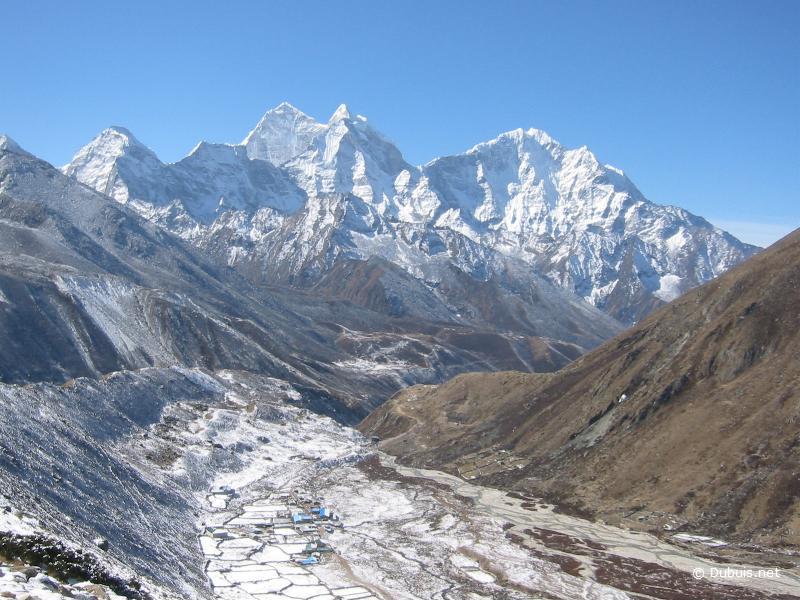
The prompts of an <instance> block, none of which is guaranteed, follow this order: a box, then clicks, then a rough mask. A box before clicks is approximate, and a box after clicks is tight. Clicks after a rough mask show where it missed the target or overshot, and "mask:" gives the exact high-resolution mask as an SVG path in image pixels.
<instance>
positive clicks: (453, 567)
mask: <svg viewBox="0 0 800 600" xmlns="http://www.w3.org/2000/svg"><path fill="white" fill-rule="evenodd" d="M156 375H158V376H159V377H161V375H160V374H159V373H155V374H151V375H150V376H151V377H155V376H156ZM186 375H187V376H188V377H190V378H192V379H193V380H196V381H198V382H200V383H199V384H198V385H200V384H202V385H203V386H211V385H212V384H213V386H215V387H214V389H217V388H219V389H220V390H224V392H223V393H221V395H220V399H219V400H218V401H214V402H211V401H209V400H208V399H204V400H203V401H202V402H200V401H197V400H189V401H180V402H177V403H174V404H170V405H167V406H166V407H165V408H164V410H163V412H162V414H161V416H160V421H159V422H158V423H156V424H154V425H150V426H148V427H147V428H146V429H144V430H142V431H141V432H140V433H138V434H135V435H133V436H132V437H129V438H127V441H123V442H121V443H120V444H119V445H118V446H117V452H118V454H119V456H122V457H126V459H127V460H129V461H130V464H133V465H137V468H138V469H140V470H141V472H145V473H149V474H151V475H150V476H151V478H152V477H153V475H152V474H153V473H155V471H154V470H153V469H157V470H158V472H159V473H160V474H161V476H162V477H163V478H164V481H166V482H170V481H171V482H174V483H173V484H174V485H175V486H178V485H182V486H183V490H184V491H183V493H186V494H187V495H189V496H190V497H191V498H194V500H192V501H191V504H192V505H193V510H194V511H195V513H196V517H195V520H194V527H195V530H194V532H186V534H187V535H188V536H189V545H188V546H187V547H188V548H189V551H188V553H187V554H185V555H183V554H181V555H180V556H181V558H180V560H181V561H190V562H193V563H194V564H182V567H184V568H185V570H186V571H187V572H191V571H199V572H200V573H201V575H202V573H204V574H205V577H206V579H207V584H202V583H200V584H198V585H197V586H196V587H193V588H189V587H187V585H186V580H185V579H182V578H180V577H179V578H177V579H176V578H175V576H174V575H170V574H169V573H168V572H167V571H163V572H162V573H160V574H159V573H158V572H157V571H155V572H154V573H155V575H154V576H149V577H146V578H145V579H146V585H145V588H146V591H147V593H148V594H149V595H150V597H152V598H155V599H157V600H160V599H162V598H175V597H178V596H181V597H187V598H222V599H224V600H277V599H286V598H290V599H312V598H313V599H316V600H333V599H337V598H341V599H347V600H373V599H382V600H406V599H407V600H479V599H481V598H486V599H488V598H496V599H506V600H523V599H554V598H560V599H565V600H573V599H577V598H582V599H587V600H624V599H629V598H631V599H633V598H635V599H638V600H641V599H646V598H659V599H665V600H698V599H712V600H716V599H718V600H723V599H725V600H727V599H729V598H741V599H746V600H761V599H779V598H780V599H788V598H800V573H798V572H797V570H796V569H795V570H791V569H790V570H785V571H780V572H779V573H778V574H776V575H777V576H772V577H769V576H758V569H757V568H755V567H753V569H754V575H753V576H749V577H748V576H739V575H740V573H738V571H736V572H733V573H731V572H726V571H725V569H727V568H730V569H736V570H739V569H742V568H743V567H742V566H741V565H734V564H731V563H723V562H721V561H715V560H712V559H709V558H701V557H699V554H700V552H697V553H696V554H695V553H694V552H693V551H692V550H691V549H690V547H689V546H687V545H686V544H682V545H679V544H675V545H673V544H669V543H666V542H664V541H661V540H658V539H657V538H655V537H653V536H651V535H648V534H644V533H638V532H633V531H628V530H623V529H619V528H615V527H611V526H607V525H603V524H598V523H592V522H589V521H586V520H582V519H580V518H577V517H573V516H569V515H565V514H562V513H559V512H556V511H555V510H554V509H553V507H551V506H547V505H544V504H542V503H540V502H538V501H536V500H535V499H531V498H522V497H513V496H511V495H508V494H507V493H505V492H502V491H500V490H496V489H492V488H487V487H482V486H477V485H474V484H472V483H470V482H468V481H465V480H462V479H460V478H457V477H454V476H451V475H448V474H445V473H442V472H437V471H427V470H420V469H413V468H407V467H404V466H400V465H398V464H396V463H395V461H394V459H393V458H392V457H390V456H388V455H385V454H383V453H381V452H379V451H377V449H376V447H375V446H374V445H373V444H371V443H370V442H369V440H367V439H366V438H364V437H363V436H362V435H361V434H360V433H359V432H357V431H356V430H354V429H352V428H350V427H345V426H342V425H339V424H338V423H336V422H335V421H334V420H333V419H331V418H329V417H326V416H321V415H319V414H316V413H313V412H311V411H309V410H306V409H304V408H301V407H299V406H295V405H293V404H292V403H290V402H288V401H285V400H281V399H280V398H279V395H278V391H280V390H282V391H281V392H280V393H281V394H283V396H284V397H289V398H290V399H291V397H292V394H293V391H292V390H291V389H290V388H287V387H286V386H285V385H283V384H281V383H280V382H278V381H277V380H267V379H264V378H260V379H259V378H255V377H247V376H241V375H239V374H237V373H234V372H218V373H215V374H213V380H212V379H211V376H210V375H205V376H203V378H201V377H200V376H199V375H198V374H195V373H191V372H189V373H187V374H186ZM157 381H161V379H158V380H157ZM270 386H271V387H270ZM270 390H272V391H270ZM273 392H274V394H273ZM273 396H275V397H273ZM224 456H229V459H226V460H222V458H223V457H224ZM212 458H213V461H212ZM226 461H227V462H226ZM214 465H216V466H214ZM226 465H227V466H226ZM212 467H213V468H212ZM180 482H184V483H180ZM185 482H190V483H189V484H187V483H185ZM167 485H168V484H167ZM298 497H303V498H309V499H313V501H315V502H319V503H320V505H321V506H324V507H327V508H330V509H331V510H332V511H333V513H334V514H335V515H336V516H337V517H338V518H337V519H336V520H335V521H330V522H328V521H324V522H323V521H321V522H320V523H319V524H318V525H319V526H317V527H316V529H315V528H314V527H309V528H307V529H305V530H299V528H297V529H296V528H294V527H293V526H292V525H291V524H288V523H285V522H283V521H282V522H281V523H275V522H274V520H275V519H276V518H278V516H279V513H280V514H282V515H284V517H285V515H286V514H287V513H288V514H289V516H291V514H292V513H294V512H297V508H298V504H297V501H296V498H298ZM304 501H305V500H304ZM25 508H26V510H32V509H30V508H29V507H25ZM9 510H10V509H9ZM34 512H35V511H34ZM7 514H10V513H7ZM284 517H281V518H284ZM26 518H27V517H26ZM270 520H272V524H271V525H270V526H265V525H264V523H265V522H267V521H270ZM154 522H158V521H154ZM339 523H341V525H342V526H341V527H337V526H335V525H338V524H339ZM2 525H3V521H2V520H0V526H2ZM0 529H2V527H0ZM20 533H22V534H24V533H25V532H24V531H22V532H20ZM150 534H151V536H152V543H153V546H154V547H155V546H156V545H158V544H162V545H165V544H166V545H169V544H170V541H171V540H170V534H168V533H167V532H162V531H159V530H157V529H154V530H152V531H151V532H150ZM191 536H194V539H196V545H195V546H194V550H192V549H191V546H192V544H191V539H192V538H191ZM684 541H686V540H684ZM689 541H692V540H689ZM700 541H707V540H700ZM308 544H311V545H312V546H314V547H315V548H316V549H320V548H324V550H322V551H321V552H319V553H318V554H317V555H314V554H313V552H312V550H310V549H309V547H307V545H308ZM172 545H173V547H174V546H175V542H174V541H173V542H172ZM328 546H329V547H330V548H332V552H328V551H327V547H328ZM115 548H117V546H116V545H115V542H114V540H112V542H111V553H112V555H113V553H114V551H115ZM698 548H699V546H698ZM93 553H94V554H98V555H100V556H101V557H102V553H99V552H96V551H93ZM109 556H111V555H109ZM175 556H179V555H178V554H176V555H175ZM309 556H314V558H315V560H312V561H305V559H307V558H308V557H309ZM2 560H4V558H3V557H2V556H0V561H2ZM114 560H115V561H121V563H122V564H125V563H126V562H127V561H126V559H125V556H124V555H123V554H117V555H115V558H114ZM317 560H318V561H319V562H318V564H315V562H316V561H317ZM301 561H304V562H307V563H308V564H301ZM118 564H120V563H118ZM29 566H30V565H25V564H22V563H20V561H16V562H13V561H6V562H5V563H3V564H0V597H6V598H17V599H18V600H22V599H25V598H27V599H28V600H30V599H31V598H35V597H39V598H45V597H46V598H49V599H55V598H57V597H70V595H72V596H73V597H83V598H87V599H88V598H93V597H107V598H113V597H114V596H113V595H111V594H110V593H109V594H106V595H105V596H104V595H103V594H102V593H100V592H101V591H102V590H99V588H90V590H86V586H85V585H84V584H79V583H78V582H73V583H72V584H71V583H70V582H66V581H65V582H60V583H55V584H54V583H53V582H52V581H50V580H47V579H45V578H44V576H43V575H42V574H41V573H39V572H38V571H36V572H34V570H27V571H26V569H28V567H29ZM112 566H113V565H112ZM698 569H700V570H702V571H701V572H700V575H701V576H700V577H699V578H698V577H695V576H694V575H693V573H695V571H696V570H698ZM26 573H27V574H26ZM726 573H727V575H726ZM69 585H72V587H68V586H69ZM59 586H60V587H59ZM75 586H77V587H75ZM176 590H184V591H182V592H180V593H176ZM40 591H41V592H42V593H40ZM44 592H47V593H44ZM90 592H91V593H90Z"/></svg>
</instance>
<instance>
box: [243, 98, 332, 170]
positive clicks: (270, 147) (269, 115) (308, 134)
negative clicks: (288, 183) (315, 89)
mask: <svg viewBox="0 0 800 600" xmlns="http://www.w3.org/2000/svg"><path fill="white" fill-rule="evenodd" d="M325 129H326V126H325V125H323V124H322V123H318V122H317V121H316V120H315V119H313V118H312V117H309V116H308V115H307V114H305V113H304V112H302V111H300V110H298V109H297V108H295V107H294V106H292V105H291V104H289V103H288V102H282V103H280V104H279V105H278V106H276V107H275V108H273V109H271V110H268V111H267V112H266V114H265V115H264V116H263V117H262V118H261V120H260V121H259V122H258V125H256V127H255V129H253V130H252V131H251V132H250V133H249V134H247V137H246V138H245V139H244V140H243V141H242V145H243V146H244V147H245V148H246V149H247V155H248V156H249V157H250V158H253V159H259V160H266V161H268V162H271V163H272V164H273V165H281V164H283V163H285V162H286V161H288V160H290V159H291V158H293V157H295V156H297V155H298V154H301V153H303V152H304V151H305V150H306V149H308V147H309V146H310V145H311V143H312V142H313V140H314V138H316V137H317V136H318V135H320V134H322V133H324V131H325Z"/></svg>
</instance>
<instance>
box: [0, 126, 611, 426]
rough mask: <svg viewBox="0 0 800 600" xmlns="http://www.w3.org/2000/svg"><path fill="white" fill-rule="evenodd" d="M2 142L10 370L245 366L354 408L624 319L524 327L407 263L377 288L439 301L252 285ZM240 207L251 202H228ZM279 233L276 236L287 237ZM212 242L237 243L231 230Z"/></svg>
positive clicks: (574, 340) (596, 337)
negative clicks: (463, 301)
mask: <svg viewBox="0 0 800 600" xmlns="http://www.w3.org/2000/svg"><path fill="white" fill-rule="evenodd" d="M0 143H1V144H2V149H0V337H2V339H4V340H5V343H4V344H2V345H0V379H2V381H4V382H13V383H27V382H33V381H53V382H58V383H61V382H64V381H67V380H69V379H70V378H74V377H78V376H87V377H100V376H102V375H103V374H105V373H108V372H111V371H117V370H130V369H141V368H145V367H151V366H157V367H170V366H174V365H181V366H188V367H204V368H211V369H219V368H230V369H240V370H247V371H253V372H259V373H266V374H269V375H271V376H274V377H280V378H282V379H286V380H288V381H291V382H293V383H295V384H296V385H298V386H301V387H304V388H308V389H312V390H315V397H316V398H317V401H318V402H319V403H320V406H327V407H328V408H331V409H336V410H337V411H338V412H337V414H338V416H339V418H340V419H342V420H343V421H348V420H351V421H352V420H354V419H356V418H358V417H359V416H362V415H364V414H366V412H367V411H368V410H369V409H371V408H373V407H374V406H377V405H378V404H379V403H380V402H382V401H383V400H385V399H386V398H387V397H388V396H390V395H392V394H393V393H394V392H395V391H397V390H398V389H400V388H402V387H405V386H406V385H409V384H412V383H417V382H438V381H443V380H444V379H447V378H449V377H452V376H453V375H455V374H457V373H461V372H464V371H469V370H489V371H492V370H498V369H500V370H505V369H521V370H526V371H527V370H537V371H543V370H554V369H556V368H558V367H560V366H563V365H564V364H566V363H567V362H569V361H570V360H572V359H574V358H575V357H576V356H577V355H579V354H580V353H581V352H582V350H584V349H586V348H588V347H589V346H594V345H596V344H597V343H598V342H599V341H601V340H602V339H603V338H604V337H607V336H608V335H610V334H611V333H613V332H615V331H616V329H615V328H614V324H613V322H611V323H610V326H609V324H608V323H606V329H604V328H603V324H602V322H601V324H600V325H595V324H594V322H593V319H592V318H591V317H592V316H593V315H592V314H589V315H586V316H584V315H582V314H581V313H580V312H576V313H574V314H572V315H570V317H569V318H574V319H577V320H578V322H577V323H575V324H574V327H572V326H568V324H567V323H568V321H567V320H566V319H562V320H561V321H559V323H560V325H559V328H555V327H539V329H534V328H532V327H528V328H527V330H513V329H512V328H510V327H507V328H504V329H500V328H498V327H494V326H492V325H491V324H490V323H489V322H488V321H487V320H486V319H483V320H481V319H479V318H471V317H469V315H465V316H464V317H463V318H455V317H453V318H450V317H451V313H450V311H449V309H448V308H447V307H446V306H445V305H444V304H443V303H442V301H441V300H440V299H439V298H438V297H436V296H434V295H433V294H432V293H431V291H430V289H429V288H428V287H427V286H425V285H424V284H423V283H421V282H419V281H418V280H417V279H415V278H413V277H411V276H410V275H408V274H406V273H405V272H404V271H401V270H399V268H398V269H396V270H392V269H389V270H387V274H386V275H385V276H384V277H380V278H377V280H375V281H373V282H372V284H371V286H372V294H373V298H378V297H379V296H380V294H379V293H378V292H379V291H380V289H381V281H383V282H385V286H386V290H387V291H386V293H385V294H384V296H389V295H390V293H394V294H397V293H402V291H403V289H404V288H403V286H408V288H409V289H410V290H412V291H414V292H415V293H417V294H419V295H420V297H423V296H424V297H425V299H426V301H428V302H429V303H430V306H431V307H432V308H433V309H434V310H432V311H431V312H429V313H428V314H425V313H424V312H423V311H421V310H417V311H416V312H413V313H412V312H411V311H406V312H405V313H403V311H399V312H398V311H394V313H393V312H392V311H391V310H377V309H378V308H379V306H378V305H377V304H375V305H374V306H372V307H368V308H364V307H362V306H359V305H358V304H356V303H354V302H353V299H354V298H355V297H354V296H353V294H352V293H351V291H350V290H352V286H353V284H352V283H351V285H350V288H349V289H343V290H341V292H340V293H338V294H329V293H327V292H326V293H314V291H313V290H301V289H297V288H286V287H275V286H270V285H266V284H263V283H260V284H258V285H254V284H253V283H252V282H251V281H250V280H248V279H247V278H245V277H242V276H241V274H240V272H238V271H236V270H234V269H231V268H229V267H227V266H224V265H219V264H217V263H215V262H214V261H212V260H210V259H209V258H208V256H207V254H205V253H204V252H202V251H201V250H200V249H198V248H196V247H193V246H192V245H190V244H187V243H186V242H185V241H184V240H181V239H180V238H178V237H176V236H175V235H173V234H171V233H169V232H167V231H165V230H164V229H162V228H160V227H158V226H157V225H155V224H153V223H152V222H149V221H148V220H146V219H145V218H144V217H143V216H142V215H141V214H140V213H139V212H137V211H136V210H133V209H132V207H131V204H130V203H128V204H125V205H120V204H119V203H117V202H114V201H113V200H112V199H111V198H109V197H108V196H105V195H103V194H99V193H97V192H96V191H94V190H92V189H91V188H89V187H87V186H85V185H82V184H80V183H79V182H77V181H75V180H74V179H72V178H69V177H66V176H65V175H63V174H62V173H60V172H59V171H58V170H57V169H55V168H53V167H52V166H50V165H49V164H47V163H45V162H43V161H41V160H39V159H37V158H35V157H34V156H32V155H30V154H28V153H26V152H24V151H23V150H21V149H20V148H19V147H18V146H17V145H16V144H13V143H12V142H10V141H9V140H7V139H3V140H0ZM264 164H267V163H264ZM305 208H306V207H304V208H303V209H302V210H305ZM271 210H272V209H261V213H259V214H263V213H264V212H265V211H271ZM273 212H274V211H273ZM237 214H246V213H244V212H243V211H240V212H238V213H237V212H233V211H228V212H225V213H224V215H223V216H225V217H231V216H235V215H237ZM276 214H278V213H276ZM295 214H299V211H298V212H296V213H295ZM263 218H264V220H265V223H266V222H268V221H269V220H270V219H269V217H268V215H264V217H263ZM186 219H188V220H192V218H191V217H189V216H186ZM217 221H218V222H223V221H224V219H218V220H217ZM218 226H219V224H218V223H217V224H215V226H214V227H215V228H216V227H218ZM198 227H199V226H198ZM265 227H267V225H265ZM200 230H201V231H206V230H203V229H202V227H201V228H200ZM212 230H213V231H216V229H213V228H212ZM212 230H209V231H212ZM280 239H281V240H282V241H281V243H280V244H278V246H277V247H285V246H286V244H287V241H286V240H285V239H283V238H280ZM211 241H212V242H213V241H216V242H218V243H219V244H220V245H221V246H222V247H224V248H225V250H224V251H227V249H228V247H229V244H226V243H225V237H224V236H222V234H220V235H219V236H218V237H215V238H213V239H212V240H211ZM264 247H265V248H266V247H268V246H266V245H265V246H264ZM308 256H309V257H313V256H315V255H313V254H309V255H308ZM309 260H311V258H309ZM244 271H245V270H244V269H242V270H241V272H244ZM252 279H257V277H255V276H253V277H252ZM262 279H263V276H262ZM353 281H355V279H353ZM329 285H332V284H329ZM364 287H365V288H366V287H367V286H364ZM401 295H402V294H401ZM321 296H324V297H321ZM337 296H338V298H337ZM406 300H409V301H411V300H413V298H412V297H411V296H408V297H406ZM411 303H412V304H413V305H414V306H416V304H417V303H416V301H412V302H411ZM437 311H438V312H437ZM526 331H527V333H526ZM533 331H538V333H533ZM562 332H563V335H562ZM573 332H574V333H573ZM551 334H552V335H551ZM474 336H479V337H481V336H482V338H483V339H484V340H485V343H483V344H476V343H475V342H474Z"/></svg>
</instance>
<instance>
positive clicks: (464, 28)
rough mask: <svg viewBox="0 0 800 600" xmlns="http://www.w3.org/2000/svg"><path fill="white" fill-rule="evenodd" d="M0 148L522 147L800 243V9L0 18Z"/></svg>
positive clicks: (229, 6)
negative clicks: (320, 136)
mask: <svg viewBox="0 0 800 600" xmlns="http://www.w3.org/2000/svg"><path fill="white" fill-rule="evenodd" d="M0 22H2V40H3V49H4V53H3V54H4V59H3V63H2V64H3V67H2V72H3V75H2V79H0V81H1V82H2V83H0V131H4V132H6V133H8V134H9V135H11V136H12V137H13V138H14V139H16V140H17V142H19V143H20V144H21V145H22V146H23V147H25V148H27V149H28V150H29V151H31V152H33V153H35V154H37V155H39V156H41V157H43V158H45V159H47V160H49V161H50V162H53V163H55V164H59V165H60V164H63V163H65V162H67V161H68V160H69V158H70V157H71V155H72V154H73V153H74V152H75V151H76V150H77V149H78V148H79V147H80V146H81V145H83V144H84V143H85V142H87V141H88V140H89V139H90V138H92V137H93V136H94V135H95V134H96V133H97V132H98V131H100V130H101V129H103V128H104V127H107V126H109V125H112V124H114V125H124V126H126V127H128V128H129V129H131V130H132V131H133V132H134V133H135V134H136V135H137V137H138V138H139V139H140V140H142V141H143V142H144V143H146V144H147V145H149V146H150V147H151V148H153V149H154V150H155V151H156V152H157V153H158V154H159V156H160V157H161V158H162V159H163V160H176V159H178V158H180V157H182V156H183V155H185V154H186V153H187V152H188V151H189V150H190V149H191V148H192V147H193V146H194V144H195V143H196V142H197V141H199V140H200V139H206V140H212V141H225V142H236V141H239V140H241V138H243V137H244V135H245V134H246V133H247V131H248V130H249V129H251V128H252V126H253V125H254V124H255V123H256V122H257V121H258V119H259V117H260V116H261V115H262V113H263V112H264V111H265V110H266V109H268V108H270V107H272V106H274V105H276V104H278V103H279V102H281V101H283V100H287V101H289V102H291V103H292V104H294V105H296V106H298V107H299V108H301V109H302V110H304V111H305V112H307V113H309V114H311V115H312V116H315V117H317V118H319V119H327V117H328V116H329V114H330V113H332V112H333V110H334V109H335V108H336V106H337V105H338V104H339V103H341V102H346V103H347V104H348V105H349V106H350V108H351V110H353V111H354V112H358V113H361V114H364V115H366V116H368V117H369V119H370V121H371V122H372V123H373V124H374V125H375V126H376V127H378V129H380V130H381V131H383V132H384V133H385V134H386V135H387V136H388V137H389V138H391V139H393V140H394V141H395V142H396V143H397V144H398V145H399V147H400V148H401V150H402V151H403V152H404V154H405V156H406V158H407V159H408V160H409V161H410V162H413V163H423V162H427V161H428V160H429V159H431V158H433V157H435V156H438V155H443V154H449V153H455V152H460V151H463V150H465V149H467V148H469V147H470V146H472V145H474V144H475V143H477V142H480V141H484V140H486V139H489V138H492V137H495V136H496V135H497V134H498V133H500V132H502V131H506V130H509V129H514V128H516V127H538V128H540V129H544V130H546V131H548V132H549V133H550V134H551V135H553V136H554V137H555V138H556V139H558V140H560V141H561V142H563V143H565V144H567V145H569V146H580V145H583V144H586V145H587V146H589V147H590V148H591V149H592V150H594V151H595V153H596V154H597V155H598V156H599V158H600V160H602V161H603V162H608V163H611V164H614V165H616V166H618V167H621V168H623V169H625V171H626V172H627V173H628V174H629V175H630V177H631V178H632V179H633V180H634V181H635V182H636V183H637V185H638V186H639V187H640V188H641V190H642V191H643V192H644V193H645V195H646V196H648V197H649V198H650V199H652V200H654V201H656V202H662V203H670V204H678V205H680V206H683V207H685V208H687V209H689V210H691V211H693V212H695V213H698V214H700V215H702V216H705V217H707V218H709V219H710V220H712V221H714V222H716V223H720V224H722V225H727V226H728V227H729V228H730V229H731V230H732V231H733V232H734V233H737V234H739V235H741V237H743V239H745V240H747V241H752V242H756V243H765V242H769V241H771V240H772V239H775V238H776V237H777V236H778V235H779V234H780V233H782V232H785V231H788V230H790V229H793V228H795V227H798V226H800V36H798V33H797V32H798V30H799V29H800V1H797V0H783V1H776V0H753V1H752V2H737V1H735V0H725V1H721V2H712V1H705V0H704V1H694V0H692V1H689V0H674V1H671V2H665V1H654V0H652V1H648V0H636V1H630V2H614V1H603V2H595V1H592V2H577V1H575V2H574V1H561V0H559V1H556V0H552V1H550V2H538V1H523V0H517V1H513V2H512V1H503V0H492V1H489V0H485V1H483V2H477V1H468V0H459V1H455V0H454V1H439V2H434V1H432V0H428V1H400V0H398V1H395V2H383V1H378V0H375V1H367V0H363V1H358V2H356V1H332V0H327V1H313V2H312V1H300V0H296V1H282V2H278V1H272V2H267V1H255V0H253V1H251V2H241V1H226V2H210V1H202V0H193V1H191V2H177V1H171V2H149V1H143V0H139V1H136V2H133V1H129V2H108V1H102V2H100V1H96V2H92V1H79V2H63V1H61V0H59V1H55V0H53V1H51V2H41V1H37V0H24V1H23V0H16V1H14V0H10V1H8V2H4V3H3V7H2V11H0Z"/></svg>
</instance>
